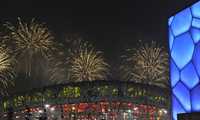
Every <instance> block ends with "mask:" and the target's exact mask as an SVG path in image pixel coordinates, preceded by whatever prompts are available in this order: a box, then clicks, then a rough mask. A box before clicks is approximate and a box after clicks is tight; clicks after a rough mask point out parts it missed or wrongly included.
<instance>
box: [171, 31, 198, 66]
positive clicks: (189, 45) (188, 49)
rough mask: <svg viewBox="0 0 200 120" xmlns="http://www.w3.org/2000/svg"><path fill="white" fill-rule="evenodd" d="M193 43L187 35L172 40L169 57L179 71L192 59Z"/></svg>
mask: <svg viewBox="0 0 200 120" xmlns="http://www.w3.org/2000/svg"><path fill="white" fill-rule="evenodd" d="M193 51H194V42H193V39H192V37H191V35H190V34H189V33H184V34H182V35H180V36H178V37H176V39H175V40H174V43H173V49H172V52H171V56H172V58H173V60H174V61H175V63H176V65H177V66H178V68H179V69H182V68H183V67H184V66H185V65H186V64H187V63H188V62H189V61H190V60H191V58H192V55H193Z"/></svg>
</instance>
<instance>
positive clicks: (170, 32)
mask: <svg viewBox="0 0 200 120" xmlns="http://www.w3.org/2000/svg"><path fill="white" fill-rule="evenodd" d="M173 41H174V35H173V33H172V31H171V29H169V48H170V50H172V45H173Z"/></svg>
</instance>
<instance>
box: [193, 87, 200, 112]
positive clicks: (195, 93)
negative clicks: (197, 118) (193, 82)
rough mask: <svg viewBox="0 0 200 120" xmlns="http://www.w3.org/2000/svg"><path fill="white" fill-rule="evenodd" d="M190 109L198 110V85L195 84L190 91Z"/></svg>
mask: <svg viewBox="0 0 200 120" xmlns="http://www.w3.org/2000/svg"><path fill="white" fill-rule="evenodd" d="M191 99H192V110H193V111H196V112H197V111H200V85H198V86H196V87H195V88H194V89H193V90H192V92H191Z"/></svg>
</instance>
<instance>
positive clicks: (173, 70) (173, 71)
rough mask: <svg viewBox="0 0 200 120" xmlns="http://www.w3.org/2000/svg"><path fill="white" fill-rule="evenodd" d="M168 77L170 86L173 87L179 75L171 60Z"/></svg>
mask: <svg viewBox="0 0 200 120" xmlns="http://www.w3.org/2000/svg"><path fill="white" fill-rule="evenodd" d="M170 68H171V70H170V79H171V86H172V87H174V86H175V85H176V83H177V82H178V81H179V79H180V77H179V76H180V75H179V70H178V68H177V67H176V64H175V63H174V61H173V60H171V61H170Z"/></svg>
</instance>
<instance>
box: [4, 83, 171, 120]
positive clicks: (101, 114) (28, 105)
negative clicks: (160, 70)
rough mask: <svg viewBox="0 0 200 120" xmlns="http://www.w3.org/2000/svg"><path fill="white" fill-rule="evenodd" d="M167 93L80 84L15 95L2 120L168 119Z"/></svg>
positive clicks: (123, 85) (152, 88) (8, 100)
mask: <svg viewBox="0 0 200 120" xmlns="http://www.w3.org/2000/svg"><path fill="white" fill-rule="evenodd" d="M169 94H170V93H169V90H168V89H163V88H160V87H157V86H153V85H144V84H139V83H134V82H126V81H102V80H101V81H83V82H77V83H68V84H60V85H54V86H49V87H45V88H41V89H33V90H30V91H27V92H24V93H15V94H13V95H10V96H9V97H4V98H3V99H2V101H1V108H3V109H1V113H2V115H1V120H8V119H10V118H11V119H14V120H22V119H27V120H43V119H48V120H168V119H169V118H170V112H168V111H170V108H169V106H170V105H169V104H170V101H169V99H170V98H169V97H170V95H169Z"/></svg>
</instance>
